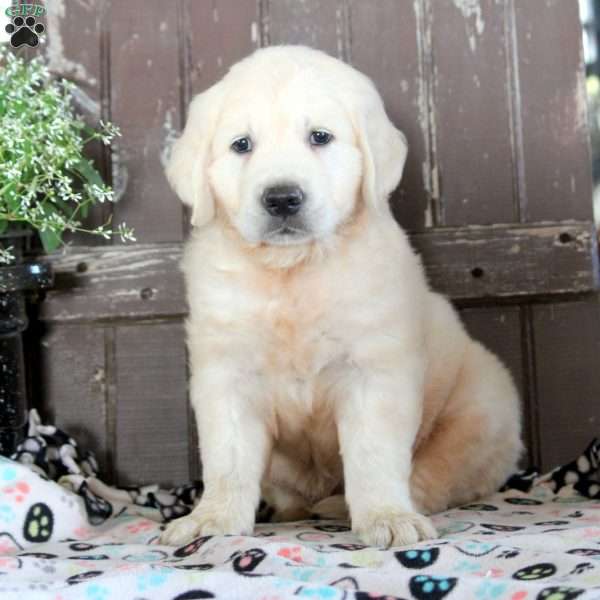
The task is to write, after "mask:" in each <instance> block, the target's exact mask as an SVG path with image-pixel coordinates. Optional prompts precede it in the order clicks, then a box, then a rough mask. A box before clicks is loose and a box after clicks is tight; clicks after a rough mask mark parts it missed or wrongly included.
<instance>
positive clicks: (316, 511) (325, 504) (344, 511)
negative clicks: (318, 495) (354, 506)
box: [310, 494, 350, 521]
mask: <svg viewBox="0 0 600 600" xmlns="http://www.w3.org/2000/svg"><path fill="white" fill-rule="evenodd" d="M310 512H311V514H312V515H314V517H315V518H319V519H338V520H341V521H349V520H350V513H349V512H348V506H347V504H346V499H345V498H344V495H343V494H336V495H335V496H329V497H327V498H323V500H319V502H317V503H316V504H314V505H313V506H312V507H311V509H310Z"/></svg>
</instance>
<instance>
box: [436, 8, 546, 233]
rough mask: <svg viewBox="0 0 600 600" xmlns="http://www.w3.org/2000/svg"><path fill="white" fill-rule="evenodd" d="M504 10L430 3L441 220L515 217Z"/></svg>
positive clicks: (473, 221)
mask: <svg viewBox="0 0 600 600" xmlns="http://www.w3.org/2000/svg"><path fill="white" fill-rule="evenodd" d="M504 11H505V7H504V3H503V2H496V1H495V0H479V1H477V2H456V1H453V0H435V2H431V43H432V46H433V56H434V82H433V95H434V101H433V104H434V109H433V110H434V117H433V118H434V120H435V135H436V140H435V144H436V162H437V169H438V170H437V174H438V180H439V192H440V196H441V200H440V202H441V211H442V220H443V224H444V225H448V226H460V225H466V224H469V225H477V224H480V225H489V224H492V223H510V222H512V221H514V220H515V216H516V215H515V214H514V199H513V166H512V151H511V115H510V98H509V94H510V89H509V88H508V86H507V61H508V60H509V59H508V57H507V55H506V50H505V48H506V35H505V18H504V17H505V15H504ZM544 218H546V217H544Z"/></svg>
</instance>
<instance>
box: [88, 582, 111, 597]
mask: <svg viewBox="0 0 600 600" xmlns="http://www.w3.org/2000/svg"><path fill="white" fill-rule="evenodd" d="M109 592H110V590H109V589H108V588H107V587H104V586H103V585H99V584H97V583H91V584H89V585H88V587H87V588H86V590H85V595H86V598H88V600H108V598H109Z"/></svg>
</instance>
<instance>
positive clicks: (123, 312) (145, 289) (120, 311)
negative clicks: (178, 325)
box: [41, 244, 185, 321]
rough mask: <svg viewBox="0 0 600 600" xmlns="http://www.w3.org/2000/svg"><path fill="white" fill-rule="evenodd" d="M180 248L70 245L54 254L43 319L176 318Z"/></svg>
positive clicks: (181, 296) (181, 309) (180, 286)
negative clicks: (70, 246)
mask: <svg viewBox="0 0 600 600" xmlns="http://www.w3.org/2000/svg"><path fill="white" fill-rule="evenodd" d="M181 250H182V246H181V244H136V245H133V246H126V247H121V246H118V247H113V248H105V249H101V250H100V249H98V250H96V249H89V248H85V247H81V248H75V247H73V248H71V249H70V250H69V251H68V253H66V254H60V255H55V256H54V257H53V259H52V260H53V262H54V266H55V269H56V272H57V274H56V276H55V287H54V289H53V290H52V291H51V292H50V293H49V295H48V296H47V298H46V301H45V302H43V303H42V309H41V310H42V312H43V317H42V318H45V319H46V318H47V319H52V320H59V321H62V320H66V321H72V320H86V319H89V318H92V319H114V318H144V317H147V318H154V317H161V316H173V315H178V316H180V315H182V314H183V313H184V312H185V306H184V305H185V300H184V293H183V280H182V276H181V273H180V271H179V262H180V260H181Z"/></svg>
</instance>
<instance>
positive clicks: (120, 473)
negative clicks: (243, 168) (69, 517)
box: [36, 0, 600, 483]
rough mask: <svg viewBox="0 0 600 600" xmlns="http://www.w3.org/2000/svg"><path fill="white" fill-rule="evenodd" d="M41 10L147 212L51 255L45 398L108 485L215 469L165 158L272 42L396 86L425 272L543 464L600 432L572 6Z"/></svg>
mask: <svg viewBox="0 0 600 600" xmlns="http://www.w3.org/2000/svg"><path fill="white" fill-rule="evenodd" d="M47 6H48V10H49V16H48V19H47V25H48V37H47V43H46V45H45V46H44V48H43V49H42V51H43V52H44V53H45V54H46V55H47V57H48V59H49V60H50V63H51V67H52V68H53V69H54V70H55V71H56V72H57V73H59V74H62V75H64V76H66V77H68V78H69V79H72V80H74V81H75V82H76V83H77V84H78V85H79V86H80V87H81V89H82V92H83V94H82V104H83V105H84V106H85V107H87V108H88V109H90V110H91V112H92V113H94V112H95V113H96V116H103V117H106V118H110V119H112V120H113V121H114V122H116V123H117V124H118V125H119V126H121V128H122V130H123V137H122V139H121V140H120V141H119V144H118V146H117V147H115V148H113V150H112V152H111V153H106V152H103V151H102V149H100V148H97V149H95V153H96V157H97V159H98V160H99V161H100V163H101V164H102V165H103V170H104V172H105V174H106V176H107V177H109V178H112V181H113V183H114V185H115V187H116V188H117V190H118V191H119V193H120V194H121V199H120V201H119V202H118V204H116V205H115V206H114V210H113V218H114V219H115V220H116V221H117V222H118V221H121V220H126V221H127V222H128V224H130V225H133V226H134V227H135V228H136V232H137V237H138V243H137V244H136V245H130V246H120V245H113V246H105V245H101V246H94V247H86V246H78V247H74V248H73V249H72V250H71V251H70V252H69V253H68V254H67V255H65V256H59V257H56V259H55V263H56V266H57V269H58V270H59V277H58V286H57V289H56V290H55V291H53V292H52V293H50V294H49V295H48V298H47V300H46V302H45V303H44V305H43V307H42V319H43V322H44V326H45V330H46V333H45V336H44V338H43V340H42V347H41V361H40V363H39V364H40V365H41V369H40V372H39V373H38V375H39V378H38V381H39V386H38V387H39V396H38V397H37V399H36V402H38V403H39V405H40V406H41V407H42V409H43V410H44V412H45V413H46V414H47V415H48V416H49V417H50V418H52V419H54V420H56V422H57V423H59V424H60V425H62V426H64V427H66V428H67V429H69V430H70V431H73V432H74V433H75V434H79V435H80V436H81V438H82V440H83V441H84V442H86V443H88V444H89V445H90V446H91V447H92V448H93V449H95V450H96V451H97V452H98V453H99V455H100V458H101V463H102V466H103V467H104V469H105V471H106V473H107V477H108V478H109V479H110V480H113V481H116V482H119V483H130V482H151V481H161V482H163V483H170V482H173V483H175V482H180V481H183V480H187V479H188V478H191V477H197V476H198V475H199V473H200V471H199V464H198V458H197V451H196V442H195V441H194V431H193V430H194V427H193V422H192V420H191V419H190V415H189V408H188V405H187V384H186V381H187V373H186V358H185V346H184V337H183V328H182V318H183V315H184V313H185V306H184V302H183V295H182V287H181V279H180V275H179V273H178V271H177V268H176V264H177V260H178V257H179V255H180V252H181V244H182V241H183V240H184V238H185V235H186V232H187V229H188V218H187V215H186V214H185V211H184V209H183V207H182V206H181V205H180V204H179V202H178V201H177V200H176V198H175V196H174V194H173V193H172V192H171V191H170V190H169V188H168V186H167V183H166V181H165V178H164V175H163V172H162V171H163V159H164V156H165V152H166V150H167V149H168V147H169V144H170V143H171V142H172V140H173V137H174V135H176V132H177V131H178V130H179V129H180V128H181V125H182V123H183V121H184V116H185V115H184V113H185V107H186V106H187V105H188V102H189V100H190V98H191V97H192V96H193V95H194V94H195V93H197V92H200V91H202V90H203V89H205V88H206V87H208V86H210V85H211V84H212V83H213V82H214V81H216V80H217V79H218V78H219V77H220V76H222V75H223V74H224V72H225V71H226V69H227V68H228V66H229V65H231V64H232V63H233V62H235V61H236V60H238V59H240V58H241V57H243V56H245V55H246V54H248V53H249V52H251V51H252V50H254V49H255V48H257V47H260V46H264V45H268V44H280V43H302V44H309V45H311V46H315V47H318V48H322V49H324V50H326V51H327V52H329V53H331V54H333V55H334V56H337V57H339V58H342V59H343V60H346V61H348V62H350V63H351V64H353V65H355V66H356V67H357V68H359V69H361V70H363V71H364V72H365V73H367V74H368V75H370V76H371V77H372V78H373V80H374V81H375V83H376V84H377V86H378V87H379V89H380V90H381V93H382V95H383V96H384V99H385V102H386V106H387V108H388V111H389V113H390V115H391V117H392V118H393V120H394V121H395V123H396V124H397V125H398V126H399V127H400V128H401V129H403V131H404V132H405V133H406V135H407V137H408V140H409V145H410V153H409V158H408V165H407V169H406V173H405V177H404V179H403V182H402V184H401V186H400V189H399V190H398V191H397V192H396V193H395V194H394V196H393V198H392V205H393V209H394V213H395V215H396V217H397V219H398V221H399V222H400V223H401V224H402V225H403V226H404V227H405V228H407V229H408V230H409V231H410V232H411V233H412V239H413V242H414V244H415V246H416V247H417V248H418V249H419V251H421V252H422V254H423V256H424V259H425V263H426V265H427V268H428V272H429V274H430V278H431V281H432V285H433V286H434V287H435V288H437V289H440V290H442V291H444V292H445V293H448V294H449V295H451V296H452V297H453V298H454V299H455V301H456V302H457V304H458V305H459V306H460V308H461V311H462V315H463V317H464V320H465V322H466V324H467V326H468V328H469V329H470V331H472V333H473V334H474V335H475V336H476V337H478V338H479V339H481V340H482V341H484V342H485V343H486V344H488V345H489V346H490V347H491V348H492V349H493V350H495V351H496V352H497V353H498V354H499V355H500V356H501V357H502V358H503V359H504V360H505V362H506V363H507V364H508V365H509V367H510V369H511V370H512V372H513V374H514V375H515V377H516V380H517V382H518V384H519V387H520V390H521V393H522V397H523V411H524V414H525V419H526V438H527V444H528V448H529V459H530V460H531V461H532V462H534V463H537V464H540V463H541V464H542V466H544V467H549V466H551V465H554V464H555V463H557V462H560V461H563V460H565V459H568V458H570V457H572V456H573V455H575V454H577V453H578V452H579V450H580V449H581V447H582V445H584V444H585V443H586V442H587V441H588V438H590V437H591V436H592V435H594V434H596V433H597V432H598V428H599V420H600V410H599V408H600V377H599V376H598V366H600V365H598V361H599V357H600V310H599V304H598V299H597V296H596V295H595V294H594V289H595V287H596V284H597V254H596V244H595V233H594V231H595V230H594V226H593V223H592V220H593V219H592V203H591V175H590V173H591V171H590V157H589V149H588V136H587V131H586V106H585V95H584V87H583V71H582V57H581V41H580V36H581V30H580V25H579V17H578V6H577V1H576V0H527V1H525V0H479V1H478V2H463V1H459V0H416V1H414V2H413V0H304V1H302V2H299V1H298V0H256V1H255V0H194V1H192V0H178V1H174V2H169V3H166V2H159V1H158V0H143V1H142V0H129V1H128V2H116V1H113V2H108V1H101V0H87V1H86V2H79V1H76V0H65V1H64V2H48V3H47ZM92 116H93V115H92ZM105 211H106V208H105V209H103V211H100V212H99V213H97V214H95V215H94V216H93V219H95V220H96V222H100V219H102V218H103V217H105V216H106V213H105ZM102 213H104V214H102Z"/></svg>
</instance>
